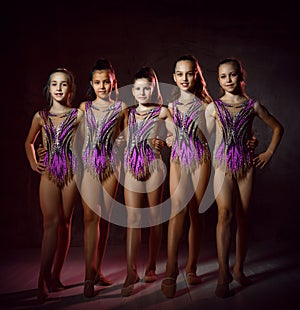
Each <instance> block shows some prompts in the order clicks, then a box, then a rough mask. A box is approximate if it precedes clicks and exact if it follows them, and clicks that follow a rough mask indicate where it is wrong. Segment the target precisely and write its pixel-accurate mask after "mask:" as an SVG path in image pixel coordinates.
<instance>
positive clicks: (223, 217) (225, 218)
mask: <svg viewBox="0 0 300 310" xmlns="http://www.w3.org/2000/svg"><path fill="white" fill-rule="evenodd" d="M232 218H233V212H232V211H231V210H229V209H227V208H224V209H222V210H219V211H218V223H219V224H222V225H229V224H230V223H231V221H232Z"/></svg>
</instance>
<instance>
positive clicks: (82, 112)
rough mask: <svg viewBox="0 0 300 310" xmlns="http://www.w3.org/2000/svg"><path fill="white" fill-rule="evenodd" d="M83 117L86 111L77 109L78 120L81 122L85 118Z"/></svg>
mask: <svg viewBox="0 0 300 310" xmlns="http://www.w3.org/2000/svg"><path fill="white" fill-rule="evenodd" d="M83 115H84V111H83V110H81V109H80V108H79V109H77V118H78V119H79V120H81V118H82V117H83Z"/></svg>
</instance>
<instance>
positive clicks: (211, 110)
mask: <svg viewBox="0 0 300 310" xmlns="http://www.w3.org/2000/svg"><path fill="white" fill-rule="evenodd" d="M205 110H206V111H207V112H208V113H214V112H215V103H214V101H212V102H211V103H209V104H206V105H205Z"/></svg>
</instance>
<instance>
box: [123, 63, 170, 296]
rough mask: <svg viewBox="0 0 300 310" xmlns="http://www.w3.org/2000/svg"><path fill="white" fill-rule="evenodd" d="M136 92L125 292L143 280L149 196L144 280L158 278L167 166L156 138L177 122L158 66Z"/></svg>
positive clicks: (138, 79)
mask: <svg viewBox="0 0 300 310" xmlns="http://www.w3.org/2000/svg"><path fill="white" fill-rule="evenodd" d="M132 93H133V96H134V99H135V101H136V102H137V107H131V108H130V112H129V116H128V127H127V129H128V130H127V147H126V151H125V158H124V168H125V181H124V198H125V204H126V207H127V218H128V221H127V222H128V227H127V238H126V259H127V276H126V279H125V282H124V284H123V288H122V292H121V293H122V296H124V297H125V296H129V295H131V294H132V292H133V287H134V284H135V283H136V282H137V281H138V280H139V276H138V273H137V256H138V249H139V247H140V244H141V227H142V224H141V222H142V220H143V219H142V215H141V210H142V209H143V208H144V204H145V199H144V198H145V196H146V201H147V202H148V207H149V208H148V210H149V223H148V226H150V235H149V259H148V262H147V265H146V270H145V276H144V281H145V282H152V281H155V280H156V273H155V271H156V261H157V257H158V254H159V251H160V244H161V239H162V224H161V221H160V220H159V217H160V214H159V212H158V211H157V210H156V209H157V208H155V206H158V205H159V204H160V203H161V199H162V193H163V182H164V178H165V174H166V171H165V167H164V164H163V162H162V158H161V154H160V151H159V149H160V147H158V148H156V146H155V145H154V144H153V140H154V139H156V140H158V139H157V137H158V136H160V133H161V129H162V128H163V126H164V125H165V126H166V128H167V130H169V132H171V133H172V129H170V128H171V126H172V125H171V124H172V123H173V120H172V117H171V114H170V112H169V110H168V109H167V107H164V106H162V97H161V94H160V89H159V84H158V80H157V77H156V74H155V72H154V70H153V69H152V68H150V67H143V68H141V70H140V71H138V72H137V73H136V74H135V76H134V80H133V88H132Z"/></svg>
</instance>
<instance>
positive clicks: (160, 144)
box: [151, 138, 165, 151]
mask: <svg viewBox="0 0 300 310" xmlns="http://www.w3.org/2000/svg"><path fill="white" fill-rule="evenodd" d="M151 143H152V145H153V147H154V148H155V149H156V150H158V151H160V150H161V149H162V148H163V147H164V146H165V142H164V141H163V140H161V139H158V138H153V139H152V140H151Z"/></svg>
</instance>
